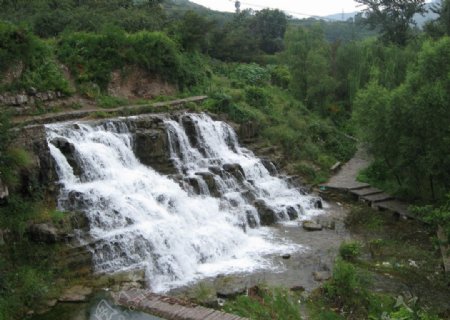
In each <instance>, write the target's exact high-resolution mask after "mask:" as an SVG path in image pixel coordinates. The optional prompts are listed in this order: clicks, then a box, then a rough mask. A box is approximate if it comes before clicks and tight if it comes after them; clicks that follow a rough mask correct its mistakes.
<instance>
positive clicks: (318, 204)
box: [311, 197, 323, 209]
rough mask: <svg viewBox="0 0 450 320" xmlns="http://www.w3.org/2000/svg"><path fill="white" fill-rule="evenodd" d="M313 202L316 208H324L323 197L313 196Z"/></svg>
mask: <svg viewBox="0 0 450 320" xmlns="http://www.w3.org/2000/svg"><path fill="white" fill-rule="evenodd" d="M311 204H312V205H313V206H314V208H316V209H323V203H322V199H321V198H318V197H317V198H313V199H311Z"/></svg>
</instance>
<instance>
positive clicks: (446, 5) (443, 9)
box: [424, 0, 450, 38]
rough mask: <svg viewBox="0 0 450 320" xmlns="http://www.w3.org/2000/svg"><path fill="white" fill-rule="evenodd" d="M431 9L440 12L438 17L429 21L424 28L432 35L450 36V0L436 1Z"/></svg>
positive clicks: (436, 36) (437, 36)
mask: <svg viewBox="0 0 450 320" xmlns="http://www.w3.org/2000/svg"><path fill="white" fill-rule="evenodd" d="M431 11H433V12H434V13H436V14H438V18H437V19H436V20H434V21H430V22H428V23H427V24H426V25H425V27H424V29H425V31H426V32H427V33H428V34H429V35H431V36H432V37H435V38H439V37H442V36H443V35H447V36H450V0H441V2H440V3H434V4H433V5H432V7H431Z"/></svg>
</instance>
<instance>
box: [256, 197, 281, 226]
mask: <svg viewBox="0 0 450 320" xmlns="http://www.w3.org/2000/svg"><path fill="white" fill-rule="evenodd" d="M253 205H254V206H255V208H256V210H258V214H259V218H260V221H261V225H262V226H270V225H272V224H274V223H275V222H276V221H277V213H276V212H275V210H273V209H272V208H271V207H269V206H268V205H267V203H266V202H265V201H264V200H262V199H258V200H256V201H255V202H253Z"/></svg>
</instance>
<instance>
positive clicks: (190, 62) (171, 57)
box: [58, 29, 206, 91]
mask: <svg viewBox="0 0 450 320" xmlns="http://www.w3.org/2000/svg"><path fill="white" fill-rule="evenodd" d="M58 57H59V58H60V59H61V61H62V62H64V63H65V64H67V65H68V66H69V68H70V70H71V72H72V73H73V74H74V75H75V78H76V80H77V82H78V84H85V83H94V84H97V85H98V86H99V87H100V89H101V90H102V91H105V89H106V88H107V86H108V83H109V81H110V76H111V72H113V71H114V70H120V69H122V68H123V67H125V66H126V65H136V66H138V67H140V68H142V69H144V70H145V71H147V72H148V74H149V75H152V76H154V75H158V76H159V77H161V78H162V79H164V80H167V81H169V82H171V83H174V84H177V85H179V86H180V87H181V88H184V87H190V86H193V85H196V84H198V83H201V82H202V81H203V80H204V78H205V76H206V71H205V70H204V68H203V67H201V66H202V64H201V58H200V57H199V56H198V55H196V54H191V55H183V54H182V53H181V52H180V50H179V48H178V47H177V45H176V43H175V42H174V41H172V40H171V39H170V38H169V37H168V36H166V35H165V34H164V33H162V32H147V31H142V32H139V33H135V34H131V35H126V34H125V33H124V32H123V31H121V30H118V29H110V30H106V31H105V32H104V33H100V34H93V33H72V34H67V35H65V36H63V37H62V39H61V40H60V41H59V43H58Z"/></svg>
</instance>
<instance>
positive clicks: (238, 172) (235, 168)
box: [222, 163, 245, 182]
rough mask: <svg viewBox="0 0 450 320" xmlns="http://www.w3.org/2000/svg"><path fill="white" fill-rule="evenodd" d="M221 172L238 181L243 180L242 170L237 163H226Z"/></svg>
mask: <svg viewBox="0 0 450 320" xmlns="http://www.w3.org/2000/svg"><path fill="white" fill-rule="evenodd" d="M222 168H223V170H224V171H226V172H228V173H229V174H231V175H232V176H234V177H235V178H236V179H237V180H238V181H240V182H242V181H243V180H245V173H244V169H242V166H241V165H240V164H239V163H227V164H224V165H223V167H222Z"/></svg>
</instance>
